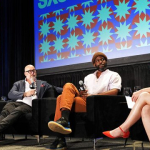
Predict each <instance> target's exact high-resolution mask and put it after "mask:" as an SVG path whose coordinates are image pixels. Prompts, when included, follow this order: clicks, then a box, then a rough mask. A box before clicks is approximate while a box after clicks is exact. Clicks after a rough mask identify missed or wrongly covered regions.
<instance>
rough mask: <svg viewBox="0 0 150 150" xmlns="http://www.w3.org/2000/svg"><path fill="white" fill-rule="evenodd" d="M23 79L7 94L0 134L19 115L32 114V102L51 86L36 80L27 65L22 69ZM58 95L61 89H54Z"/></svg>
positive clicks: (31, 67)
mask: <svg viewBox="0 0 150 150" xmlns="http://www.w3.org/2000/svg"><path fill="white" fill-rule="evenodd" d="M24 75H25V77H26V78H25V79H24V80H20V81H17V82H15V83H14V85H13V87H12V89H11V90H10V92H9V93H8V97H9V99H11V100H12V102H8V103H7V104H6V105H5V106H4V108H3V110H2V112H1V114H0V133H2V131H4V130H5V129H6V128H7V127H9V126H10V125H12V124H13V123H14V122H15V121H16V120H17V119H18V118H19V117H20V116H21V115H23V114H25V113H31V112H32V100H33V99H36V98H42V97H43V95H44V93H45V92H46V90H47V89H49V88H51V87H52V85H50V84H48V83H47V82H46V81H41V80H37V79H36V70H35V67H34V66H33V65H27V66H26V67H25V69H24ZM54 88H55V89H56V91H57V92H58V93H61V92H62V88H59V87H54Z"/></svg>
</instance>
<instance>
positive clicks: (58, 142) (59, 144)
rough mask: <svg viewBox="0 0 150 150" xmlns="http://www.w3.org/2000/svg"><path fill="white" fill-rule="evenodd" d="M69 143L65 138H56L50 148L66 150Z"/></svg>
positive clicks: (52, 149)
mask: <svg viewBox="0 0 150 150" xmlns="http://www.w3.org/2000/svg"><path fill="white" fill-rule="evenodd" d="M66 148H67V144H66V141H65V138H58V137H57V138H56V139H55V141H54V142H53V143H52V144H51V145H50V148H49V150H66Z"/></svg>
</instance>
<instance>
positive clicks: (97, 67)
mask: <svg viewBox="0 0 150 150" xmlns="http://www.w3.org/2000/svg"><path fill="white" fill-rule="evenodd" d="M95 67H96V70H98V71H101V72H103V71H105V70H106V69H107V63H106V64H104V66H103V67H102V68H100V67H99V66H95Z"/></svg>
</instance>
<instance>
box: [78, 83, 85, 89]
mask: <svg viewBox="0 0 150 150" xmlns="http://www.w3.org/2000/svg"><path fill="white" fill-rule="evenodd" d="M79 85H80V87H79V91H85V85H84V83H83V81H82V80H80V81H79Z"/></svg>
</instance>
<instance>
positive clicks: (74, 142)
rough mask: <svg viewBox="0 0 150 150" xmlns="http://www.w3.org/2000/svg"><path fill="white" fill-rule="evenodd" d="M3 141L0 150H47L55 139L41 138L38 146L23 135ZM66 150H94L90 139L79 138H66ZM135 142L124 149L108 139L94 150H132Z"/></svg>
mask: <svg viewBox="0 0 150 150" xmlns="http://www.w3.org/2000/svg"><path fill="white" fill-rule="evenodd" d="M5 138H6V139H5V140H4V141H0V150H48V149H49V145H50V143H52V142H53V140H54V139H55V137H47V136H44V138H41V140H40V144H38V142H37V139H36V137H35V136H30V135H28V137H27V140H25V136H24V135H14V138H13V136H12V135H6V137H5ZM66 141H67V150H94V148H93V140H92V139H84V140H83V139H81V138H71V139H70V138H66ZM134 142H135V141H132V140H131V139H128V142H127V145H126V147H125V148H124V139H121V138H119V139H109V138H104V139H102V140H99V141H98V142H97V143H96V148H95V150H134V149H133V144H134ZM143 145H144V150H150V143H149V142H143ZM135 150H142V147H141V144H140V143H139V144H138V143H137V144H135Z"/></svg>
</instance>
